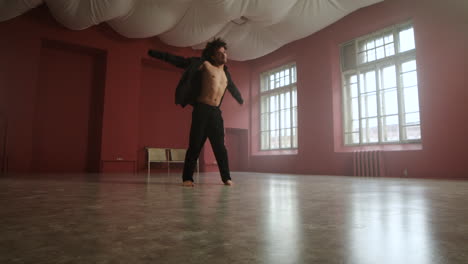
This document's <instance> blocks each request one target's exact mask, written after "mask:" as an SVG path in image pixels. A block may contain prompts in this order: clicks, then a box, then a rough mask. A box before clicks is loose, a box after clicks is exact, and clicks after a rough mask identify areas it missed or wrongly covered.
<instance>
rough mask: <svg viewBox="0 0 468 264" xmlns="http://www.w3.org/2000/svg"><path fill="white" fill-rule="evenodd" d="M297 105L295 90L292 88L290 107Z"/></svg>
mask: <svg viewBox="0 0 468 264" xmlns="http://www.w3.org/2000/svg"><path fill="white" fill-rule="evenodd" d="M296 106H297V90H296V89H295V88H294V89H293V90H292V107H296Z"/></svg>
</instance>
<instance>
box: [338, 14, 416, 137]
mask: <svg viewBox="0 0 468 264" xmlns="http://www.w3.org/2000/svg"><path fill="white" fill-rule="evenodd" d="M341 65H342V76H343V78H342V80H343V114H344V115H343V116H344V120H343V121H344V124H343V128H344V131H343V133H344V142H345V145H348V146H349V145H366V144H389V143H414V142H419V141H420V140H421V129H420V125H421V124H420V116H419V98H418V78H417V67H416V66H417V64H416V45H415V42H414V29H413V25H412V24H411V23H405V24H401V25H396V26H393V27H390V28H386V29H384V30H381V31H379V32H375V33H372V34H370V35H367V36H364V37H360V38H358V39H355V40H352V41H350V42H347V43H345V44H343V45H342V46H341Z"/></svg>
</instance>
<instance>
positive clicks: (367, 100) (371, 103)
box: [361, 93, 377, 117]
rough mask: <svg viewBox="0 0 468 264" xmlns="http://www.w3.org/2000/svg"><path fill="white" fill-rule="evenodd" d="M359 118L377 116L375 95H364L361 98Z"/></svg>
mask: <svg viewBox="0 0 468 264" xmlns="http://www.w3.org/2000/svg"><path fill="white" fill-rule="evenodd" d="M361 116H362V117H374V116H377V97H376V94H375V93H370V94H366V95H363V96H362V97H361Z"/></svg>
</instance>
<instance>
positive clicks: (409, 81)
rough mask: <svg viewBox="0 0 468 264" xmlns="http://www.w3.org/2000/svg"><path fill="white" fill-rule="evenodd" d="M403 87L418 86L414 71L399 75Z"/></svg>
mask: <svg viewBox="0 0 468 264" xmlns="http://www.w3.org/2000/svg"><path fill="white" fill-rule="evenodd" d="M401 78H402V81H403V87H411V86H415V85H418V77H417V74H416V72H415V71H411V72H407V73H403V74H402V75H401Z"/></svg>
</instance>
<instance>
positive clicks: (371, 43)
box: [366, 40, 375, 50]
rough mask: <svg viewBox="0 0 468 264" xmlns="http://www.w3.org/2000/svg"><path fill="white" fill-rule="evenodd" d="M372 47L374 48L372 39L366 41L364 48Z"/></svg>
mask: <svg viewBox="0 0 468 264" xmlns="http://www.w3.org/2000/svg"><path fill="white" fill-rule="evenodd" d="M373 48H375V44H374V41H373V40H371V41H369V42H367V44H366V49H368V50H369V49H373Z"/></svg>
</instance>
